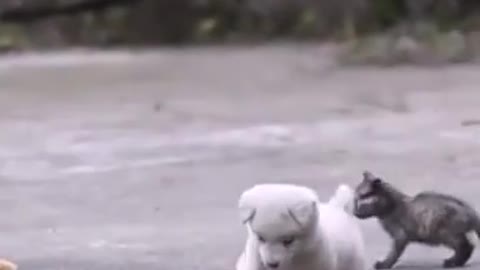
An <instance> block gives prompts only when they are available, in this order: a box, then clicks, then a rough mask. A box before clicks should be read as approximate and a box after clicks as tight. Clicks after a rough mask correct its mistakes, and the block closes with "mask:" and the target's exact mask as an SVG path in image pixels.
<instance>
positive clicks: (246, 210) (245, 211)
mask: <svg viewBox="0 0 480 270" xmlns="http://www.w3.org/2000/svg"><path fill="white" fill-rule="evenodd" d="M239 210H240V220H241V221H242V223H243V224H246V223H247V222H250V221H252V220H253V217H254V216H255V208H251V207H240V208H239Z"/></svg>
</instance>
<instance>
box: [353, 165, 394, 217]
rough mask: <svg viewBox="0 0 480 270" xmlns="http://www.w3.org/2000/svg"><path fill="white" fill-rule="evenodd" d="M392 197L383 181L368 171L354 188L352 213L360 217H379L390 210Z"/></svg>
mask: <svg viewBox="0 0 480 270" xmlns="http://www.w3.org/2000/svg"><path fill="white" fill-rule="evenodd" d="M392 207H393V201H392V198H391V197H390V196H389V194H388V192H387V190H386V189H385V183H384V181H383V180H382V179H381V178H379V177H377V176H375V175H373V174H372V173H371V172H369V171H365V172H364V173H363V179H362V182H360V184H358V186H357V187H356V188H355V207H354V208H355V210H354V215H355V216H356V217H358V218H360V219H367V218H370V217H381V216H383V215H385V214H387V213H389V212H390V211H391V209H392Z"/></svg>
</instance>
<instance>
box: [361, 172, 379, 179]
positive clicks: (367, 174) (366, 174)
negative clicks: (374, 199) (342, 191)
mask: <svg viewBox="0 0 480 270" xmlns="http://www.w3.org/2000/svg"><path fill="white" fill-rule="evenodd" d="M362 176H363V181H373V180H375V179H377V177H376V176H375V175H374V174H373V173H371V172H370V171H364V172H363V174H362Z"/></svg>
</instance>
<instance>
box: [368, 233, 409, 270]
mask: <svg viewBox="0 0 480 270" xmlns="http://www.w3.org/2000/svg"><path fill="white" fill-rule="evenodd" d="M407 245H408V240H407V239H406V238H405V237H402V238H396V239H394V241H393V245H392V248H391V249H390V252H389V253H388V255H387V257H386V258H385V260H383V261H378V262H376V263H375V269H389V268H392V266H393V265H394V264H395V263H396V262H397V260H398V258H400V256H401V255H402V253H403V251H404V250H405V248H406V247H407Z"/></svg>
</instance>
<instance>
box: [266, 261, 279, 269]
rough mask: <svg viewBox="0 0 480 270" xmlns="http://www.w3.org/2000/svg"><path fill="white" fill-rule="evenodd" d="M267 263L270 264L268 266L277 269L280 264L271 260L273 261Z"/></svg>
mask: <svg viewBox="0 0 480 270" xmlns="http://www.w3.org/2000/svg"><path fill="white" fill-rule="evenodd" d="M267 265H268V268H271V269H275V268H278V266H279V265H280V264H279V263H278V262H271V263H267Z"/></svg>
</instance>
